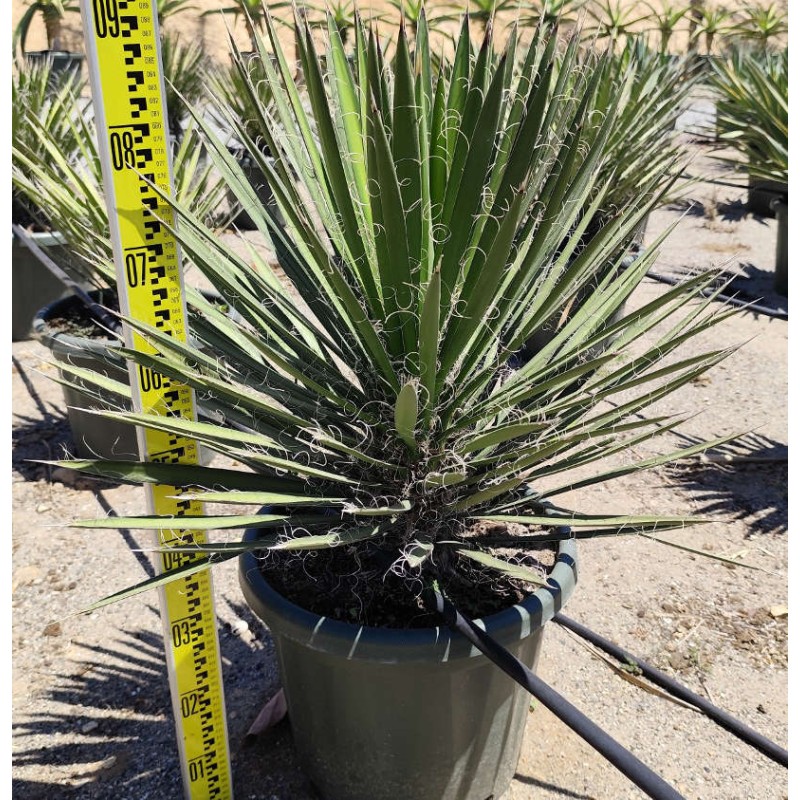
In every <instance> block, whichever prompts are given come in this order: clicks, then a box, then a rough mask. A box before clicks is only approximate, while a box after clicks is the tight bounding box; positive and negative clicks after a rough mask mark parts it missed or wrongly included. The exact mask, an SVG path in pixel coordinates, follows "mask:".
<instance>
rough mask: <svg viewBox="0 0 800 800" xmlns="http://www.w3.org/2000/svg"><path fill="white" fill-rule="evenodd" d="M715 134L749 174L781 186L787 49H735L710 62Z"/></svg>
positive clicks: (785, 156)
mask: <svg viewBox="0 0 800 800" xmlns="http://www.w3.org/2000/svg"><path fill="white" fill-rule="evenodd" d="M711 80H712V85H713V87H714V88H715V89H716V91H717V92H718V94H719V100H718V101H717V135H718V138H719V139H720V140H721V141H723V142H725V143H727V144H729V145H730V146H731V147H733V148H734V149H735V150H736V152H737V154H738V156H739V157H738V158H734V159H731V158H729V157H725V160H726V161H727V162H728V163H730V164H731V165H732V166H734V167H735V168H736V169H740V170H746V171H747V172H748V173H749V174H750V175H751V176H752V177H753V178H756V179H759V180H764V181H774V182H775V183H781V184H786V183H787V181H788V175H789V53H788V49H785V50H783V51H782V52H777V53H773V52H769V51H750V50H743V49H734V50H733V51H731V52H730V53H729V55H728V56H727V57H726V58H724V59H722V60H720V61H719V62H716V63H715V64H714V71H713V74H712V78H711Z"/></svg>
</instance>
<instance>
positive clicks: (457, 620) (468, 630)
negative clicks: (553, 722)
mask: <svg viewBox="0 0 800 800" xmlns="http://www.w3.org/2000/svg"><path fill="white" fill-rule="evenodd" d="M431 597H432V599H431ZM426 603H427V605H428V606H429V607H430V608H431V609H432V610H435V611H436V612H438V614H439V615H440V616H441V617H442V619H443V620H444V622H445V623H446V625H447V626H448V627H449V628H450V629H451V630H453V631H455V632H457V633H460V634H462V635H463V636H465V637H466V638H467V639H468V640H469V641H470V642H471V643H472V644H473V645H474V646H475V647H477V648H478V650H480V651H481V652H482V653H483V654H484V655H485V656H487V657H488V658H489V659H491V660H492V661H493V662H494V663H495V664H497V666H498V667H500V668H501V669H502V670H503V671H504V672H506V673H507V674H508V675H510V676H511V677H512V678H513V679H514V680H515V681H516V682H517V683H519V684H520V685H521V686H522V687H524V688H525V689H527V690H528V691H529V692H530V693H531V694H532V695H533V696H534V697H535V698H536V699H537V700H538V701H539V702H540V703H541V704H542V705H543V706H545V708H547V709H549V710H550V711H552V712H553V713H554V714H555V715H556V716H557V717H558V718H559V719H561V720H562V721H563V722H564V723H566V724H567V725H568V726H569V727H570V728H572V730H573V731H575V733H577V734H578V735H579V736H580V737H581V738H583V739H584V740H585V741H586V742H588V743H589V744H590V745H591V746H592V747H594V749H595V750H597V751H598V752H599V753H600V754H601V755H602V756H603V757H604V758H606V759H607V760H608V761H610V762H611V763H612V764H613V765H614V766H615V767H616V768H617V769H618V770H619V771H620V772H622V774H623V775H625V776H626V777H627V778H628V779H630V780H631V781H632V782H633V783H635V784H636V785H637V786H638V787H639V788H640V789H642V790H643V791H644V792H645V793H646V794H647V795H648V796H649V797H651V798H653V800H685V799H684V798H683V795H681V794H678V792H677V791H675V789H673V788H672V786H670V785H669V784H668V783H667V782H666V781H665V780H664V779H663V778H662V777H661V776H660V775H657V774H656V773H655V772H653V770H651V769H650V767H648V766H647V765H646V764H644V763H643V762H641V761H640V760H639V759H638V758H636V756H634V755H633V753H631V752H629V751H628V750H626V749H625V748H624V747H623V746H622V745H621V744H619V742H617V741H616V740H615V739H613V738H612V737H611V736H609V735H608V734H607V733H606V732H605V731H604V730H603V729H602V728H600V727H599V726H598V725H596V724H595V723H594V722H592V721H591V720H590V719H589V718H588V717H587V716H586V715H585V714H583V713H582V712H581V711H579V710H578V709H577V708H575V706H573V705H572V704H571V703H570V702H569V701H567V700H565V699H564V698H563V697H561V695H559V694H558V693H557V692H556V691H555V690H554V689H551V688H550V687H549V686H548V685H547V684H546V683H545V682H544V681H543V680H542V679H541V678H539V677H537V676H536V675H534V674H533V672H531V671H530V670H529V669H528V668H527V667H526V666H525V665H524V664H523V663H522V662H521V661H520V660H519V659H517V658H516V657H515V656H513V655H511V653H509V652H508V651H507V650H506V649H505V648H503V647H501V646H500V645H499V644H498V643H497V642H495V641H494V639H492V638H491V637H489V636H487V634H486V632H485V631H483V630H481V629H480V628H479V627H478V626H477V625H475V624H474V623H473V622H472V621H471V620H468V619H466V618H465V617H464V616H462V614H461V613H460V612H459V611H458V609H457V608H455V606H453V605H452V603H450V602H449V601H448V600H446V599H445V598H444V597H443V596H442V595H441V594H440V593H439V592H436V591H433V590H431V591H430V592H429V593H428V594H427V595H426Z"/></svg>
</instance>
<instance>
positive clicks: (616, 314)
mask: <svg viewBox="0 0 800 800" xmlns="http://www.w3.org/2000/svg"><path fill="white" fill-rule="evenodd" d="M584 59H585V63H586V64H587V65H588V64H592V62H593V60H594V61H595V63H594V66H593V69H594V70H599V71H600V72H601V73H602V75H601V78H600V81H599V87H598V90H597V92H596V93H595V94H594V95H593V97H592V101H591V103H592V104H591V110H590V111H589V112H588V113H590V114H595V115H597V116H598V117H601V118H604V117H607V116H609V115H611V116H612V117H613V125H612V129H611V131H610V133H609V135H608V137H607V139H606V140H605V142H604V144H603V147H604V151H605V154H604V159H603V166H602V167H601V174H600V178H599V181H600V183H601V184H602V185H604V186H605V187H606V190H605V192H604V194H603V199H602V202H600V203H599V204H598V203H597V202H596V198H592V200H591V208H592V209H593V210H592V214H593V216H592V219H591V221H590V223H589V225H588V227H587V229H586V231H585V233H584V234H583V236H584V238H585V240H586V241H587V242H588V241H590V240H591V238H592V237H593V236H594V235H595V234H596V233H597V231H598V230H599V229H600V228H602V227H604V226H606V225H609V224H611V223H612V222H613V221H614V220H615V219H616V218H617V217H618V215H619V214H620V213H623V212H622V210H623V209H628V208H630V207H631V205H632V204H638V205H649V204H650V203H651V202H652V200H653V199H654V198H656V197H663V196H664V194H665V192H666V191H667V189H669V190H670V192H671V194H672V195H673V196H674V195H676V194H677V193H678V191H679V189H678V188H676V181H675V178H674V176H675V175H678V174H680V172H681V169H682V165H685V163H686V161H687V155H686V152H685V149H684V146H683V144H682V142H681V140H680V137H679V134H678V132H677V131H676V129H675V128H676V122H677V119H678V117H679V116H680V115H681V114H682V113H683V112H684V111H685V110H686V108H687V106H688V104H689V101H690V97H691V95H692V92H693V91H694V89H695V87H696V85H697V75H696V71H695V70H693V69H692V66H691V64H690V62H689V61H688V59H686V58H682V57H675V58H671V57H670V56H668V55H666V54H664V53H661V52H656V51H654V50H651V49H650V48H649V47H648V45H647V40H646V38H645V36H644V35H639V36H629V37H627V39H626V41H625V44H624V46H623V47H622V49H621V50H620V51H619V52H616V53H614V52H612V54H611V55H610V56H608V55H602V56H601V55H600V54H599V53H597V52H590V53H587V54H586V56H585V57H584ZM561 75H563V76H564V77H565V79H566V81H567V83H566V86H565V89H564V90H566V91H570V92H574V91H576V88H575V85H573V82H575V84H578V83H580V82H581V81H583V80H585V76H581V75H570V74H569V73H568V72H566V71H564V70H561ZM574 168H575V169H576V170H577V169H579V164H576V165H575V167H574ZM663 202H666V200H664V201H663ZM589 209H590V205H587V208H586V211H587V212H588V211H589ZM648 216H649V215H646V216H645V217H644V218H643V219H642V221H641V222H640V224H639V226H638V227H637V228H636V229H635V230H633V231H632V232H631V234H630V236H629V237H628V239H627V240H626V241H623V242H621V243H620V246H619V250H618V251H617V252H615V253H614V254H613V255H612V257H611V258H609V260H608V262H607V270H606V271H605V272H604V271H602V270H598V272H597V276H596V283H595V284H594V285H589V286H585V287H583V289H582V290H581V291H580V292H577V293H576V294H575V295H574V296H572V297H570V298H569V299H568V300H567V302H566V303H565V305H564V306H563V307H562V308H559V309H558V310H557V311H556V312H555V313H554V314H553V316H552V317H551V319H550V320H549V321H548V322H547V323H546V324H542V325H541V326H539V328H538V329H537V331H536V333H535V335H534V336H533V337H531V339H529V340H528V341H527V342H526V343H525V346H524V347H523V349H522V350H521V351H520V353H519V356H520V358H522V359H526V358H529V357H530V355H531V354H532V353H535V352H536V351H537V350H539V349H541V348H542V347H544V346H545V345H546V344H548V343H549V342H550V341H551V340H552V339H553V337H554V336H555V334H556V332H557V331H558V330H559V329H560V328H563V327H564V326H565V325H566V324H567V323H568V321H569V320H570V318H571V316H573V315H574V314H575V313H577V312H579V311H580V309H581V307H582V305H583V303H584V302H585V301H586V300H587V298H588V297H589V296H590V295H591V294H592V293H593V292H594V291H595V290H596V288H597V285H598V283H599V281H601V280H602V279H604V278H605V277H606V275H607V273H608V272H610V271H612V270H615V269H617V270H618V269H626V268H628V267H630V266H631V265H632V264H633V262H634V261H635V259H636V258H637V257H638V255H639V253H640V252H641V250H642V243H643V241H644V232H645V228H646V225H647V218H648ZM571 233H572V232H570V234H569V235H571ZM623 311H624V304H621V305H619V306H618V307H616V308H614V309H612V310H610V312H609V315H608V316H607V317H606V318H605V319H604V320H602V324H603V325H611V324H613V323H614V322H616V321H617V320H618V319H619V318H620V317H621V315H622V313H623ZM600 350H601V348H600V346H598V348H595V349H594V350H593V352H594V353H597V354H599V352H600Z"/></svg>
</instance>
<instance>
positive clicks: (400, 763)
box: [239, 530, 577, 800]
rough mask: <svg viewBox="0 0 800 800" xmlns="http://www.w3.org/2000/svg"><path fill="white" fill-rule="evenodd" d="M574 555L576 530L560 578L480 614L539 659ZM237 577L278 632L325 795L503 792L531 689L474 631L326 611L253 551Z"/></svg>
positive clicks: (573, 575) (561, 560) (285, 677)
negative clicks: (283, 582) (290, 596)
mask: <svg viewBox="0 0 800 800" xmlns="http://www.w3.org/2000/svg"><path fill="white" fill-rule="evenodd" d="M259 533H260V532H259V531H258V530H248V531H246V533H245V536H244V538H245V540H246V541H252V540H254V539H256V538H258V535H259ZM576 557H577V551H576V547H575V542H574V540H568V541H565V542H562V543H561V546H560V549H559V556H558V562H557V564H556V566H555V568H554V570H553V572H552V578H553V581H554V582H555V584H556V585H557V586H558V587H559V588H557V589H555V588H554V589H540V590H539V591H537V592H536V593H535V594H533V595H531V596H529V597H528V598H527V599H526V600H525V601H524V602H523V603H521V604H519V605H516V606H513V607H512V608H509V609H507V610H505V611H502V612H500V613H498V614H493V615H492V616H490V617H487V618H486V619H484V620H482V621H479V624H480V625H481V626H482V627H484V628H485V629H486V631H487V632H488V633H489V634H490V635H491V636H493V637H494V638H495V639H496V640H497V641H498V642H500V643H501V644H502V645H503V646H504V647H506V648H507V649H509V650H510V651H511V652H512V653H514V655H516V656H517V657H518V658H520V659H521V660H522V661H523V662H524V663H525V664H527V665H528V666H530V667H531V668H532V669H535V666H536V663H537V660H538V657H539V652H540V649H541V645H542V633H543V630H542V629H543V626H544V624H545V623H546V622H547V621H549V620H550V619H552V617H553V615H554V614H555V613H556V612H557V611H558V610H559V609H561V608H562V607H563V605H564V603H565V602H566V600H567V598H568V597H569V596H570V594H571V593H572V590H573V588H574V586H575V582H576V579H577V564H576ZM239 580H240V583H241V586H242V590H243V592H244V596H245V598H246V600H247V602H248V603H249V605H250V607H251V608H252V609H253V611H254V612H255V613H256V614H257V615H258V616H259V617H260V618H261V619H262V620H263V621H264V622H265V623H266V624H267V625H268V627H269V629H270V633H271V634H272V637H273V640H274V643H275V648H276V652H277V655H278V660H279V665H280V672H281V680H282V685H283V689H284V692H285V694H286V700H287V704H288V713H289V721H290V723H291V727H292V733H293V736H294V742H295V745H296V747H297V752H298V755H299V757H300V760H301V763H302V765H303V768H304V769H305V771H306V774H307V775H308V777H309V779H310V780H311V781H312V782H313V783H314V785H315V786H316V788H317V789H318V790H319V791H320V793H321V795H322V797H323V798H325V800H400V798H402V800H487V798H496V799H497V798H500V797H501V795H502V794H503V793H504V792H505V791H506V789H507V788H508V786H509V784H510V783H511V779H512V778H513V776H514V773H515V771H516V767H517V763H518V761H519V755H520V750H521V747H522V738H523V734H524V731H525V724H526V721H527V719H528V714H529V713H530V712H529V707H530V696H529V694H528V693H527V691H526V690H525V689H523V688H521V687H520V686H519V685H518V684H516V683H515V682H514V681H512V680H511V678H509V677H508V676H507V675H506V674H505V673H504V672H502V671H501V670H500V669H499V667H497V666H495V665H494V664H493V663H491V662H490V661H489V660H488V659H487V658H486V657H485V656H483V655H482V654H481V653H480V652H478V651H477V650H475V649H474V648H473V647H472V646H471V645H470V644H469V643H468V642H466V640H464V639H463V638H461V637H459V636H457V635H456V634H453V633H451V632H450V631H449V630H448V629H447V628H445V627H437V628H427V629H419V630H400V629H389V628H368V627H359V626H357V625H352V624H348V623H345V622H338V621H335V620H331V619H328V618H324V617H320V616H318V615H316V614H313V613H311V612H309V611H306V610H304V609H302V608H300V607H299V606H297V605H295V604H293V603H291V602H289V601H288V600H286V599H285V598H284V597H282V596H281V595H280V594H278V593H277V592H276V591H275V590H274V589H272V588H271V587H270V586H269V584H268V583H267V581H266V580H265V578H264V576H263V575H262V574H261V572H260V570H259V568H258V561H257V558H256V556H254V555H253V554H252V553H246V554H244V555H242V556H241V557H240V560H239Z"/></svg>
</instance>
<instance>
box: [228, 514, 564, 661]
mask: <svg viewBox="0 0 800 800" xmlns="http://www.w3.org/2000/svg"><path fill="white" fill-rule="evenodd" d="M260 534H261V531H260V530H259V529H257V528H249V529H247V530H246V531H245V533H244V541H246V542H249V541H254V540H255V539H257V538H258V537H259V535H260ZM548 577H549V579H550V582H551V583H552V584H553V585H552V586H548V587H540V588H539V589H537V590H536V591H535V592H534V593H533V594H530V595H528V596H527V597H526V598H525V599H524V600H523V601H522V602H520V603H517V604H515V605H513V606H510V607H509V608H506V609H504V610H503V611H499V612H497V613H495V614H492V615H490V616H488V617H485V618H482V619H477V620H475V623H476V625H478V627H480V628H482V629H483V630H485V631H486V632H487V633H488V634H489V635H490V636H492V637H493V638H494V639H496V640H497V641H498V642H499V643H500V644H502V645H503V646H509V645H511V644H512V643H513V642H515V641H519V640H520V639H524V638H527V637H528V636H530V635H531V634H532V633H535V632H536V631H537V630H538V629H540V628H541V627H543V626H544V624H545V623H546V622H549V621H550V620H551V619H552V618H553V617H554V616H555V614H556V613H557V612H558V611H559V610H560V609H561V608H562V607H563V605H564V604H565V603H566V601H567V599H568V598H569V597H570V595H571V594H572V592H573V590H574V588H575V584H576V581H577V546H576V540H575V539H574V538H570V539H565V540H562V541H561V542H559V547H558V554H557V558H556V563H555V566H554V567H553V569H552V571H551V572H550V575H549V576H548ZM239 581H240V584H241V586H242V591H243V592H244V595H245V599H246V600H247V602H248V604H249V605H250V607H251V609H252V610H253V611H254V612H255V613H256V614H257V615H258V616H259V617H260V618H261V619H262V620H263V621H264V622H265V623H266V624H267V625H268V627H269V628H270V631H271V633H272V634H273V636H274V635H276V634H277V635H279V636H283V637H287V638H289V639H292V640H294V641H295V642H298V643H300V644H302V645H304V646H306V647H309V648H311V649H314V650H320V651H324V652H327V653H329V654H332V655H338V656H343V657H345V658H348V659H353V658H358V659H365V660H373V661H383V662H399V661H403V662H407V661H431V660H432V659H433V660H439V661H452V660H455V659H460V658H474V657H478V656H481V655H482V654H481V652H480V651H479V650H478V649H477V648H475V647H473V646H472V645H471V644H470V643H469V642H467V641H466V639H464V638H463V637H461V636H458V635H457V634H454V633H452V632H451V631H450V629H449V628H447V627H445V626H436V627H433V628H413V629H405V628H377V627H371V626H367V625H357V624H354V623H349V622H342V621H340V620H334V619H330V618H328V617H323V616H320V615H319V614H315V613H314V612H312V611H308V610H306V609H304V608H302V607H301V606H298V605H296V604H295V603H293V602H291V601H290V600H288V599H287V598H285V597H284V596H283V595H281V594H280V593H279V592H277V591H276V590H275V589H274V588H273V587H272V586H270V585H269V583H267V580H266V579H265V578H264V576H263V575H262V573H261V571H260V570H259V568H258V559H257V558H256V556H255V554H254V553H253V552H251V551H248V552H245V553H243V554H242V555H240V556H239Z"/></svg>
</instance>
